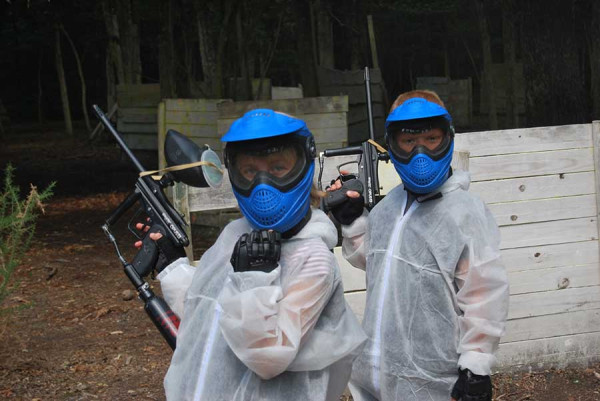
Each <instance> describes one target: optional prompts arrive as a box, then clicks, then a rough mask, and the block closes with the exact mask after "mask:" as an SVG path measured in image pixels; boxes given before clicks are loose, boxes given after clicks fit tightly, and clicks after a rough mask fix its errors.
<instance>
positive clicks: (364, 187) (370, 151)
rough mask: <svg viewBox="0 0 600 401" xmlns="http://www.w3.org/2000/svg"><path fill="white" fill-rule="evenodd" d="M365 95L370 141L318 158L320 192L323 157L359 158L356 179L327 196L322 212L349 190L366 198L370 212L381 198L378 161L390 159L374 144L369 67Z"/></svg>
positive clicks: (328, 151) (342, 199)
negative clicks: (353, 156)
mask: <svg viewBox="0 0 600 401" xmlns="http://www.w3.org/2000/svg"><path fill="white" fill-rule="evenodd" d="M364 77H365V78H364V80H365V92H366V100H367V117H368V118H367V119H368V126H369V140H367V141H365V142H363V143H362V144H360V145H358V146H349V147H346V148H337V149H326V150H324V151H323V152H321V153H320V154H319V165H320V173H319V186H320V189H322V183H321V179H322V174H323V166H324V164H325V160H324V159H325V157H332V156H344V155H358V157H357V164H358V172H357V174H356V176H353V175H352V176H349V177H350V178H349V179H347V180H344V179H343V177H342V180H343V181H344V183H343V186H342V188H341V189H340V190H339V191H333V192H328V193H327V195H326V196H325V198H323V202H322V209H323V210H324V211H325V212H328V211H329V210H331V209H332V208H333V207H335V206H337V205H339V204H341V203H342V202H344V201H345V199H346V192H348V191H350V190H352V191H357V192H360V193H362V194H363V196H364V197H365V206H366V207H367V208H368V209H371V208H373V207H374V206H375V204H377V202H378V201H379V200H380V199H381V198H382V196H381V188H380V187H379V176H378V174H377V167H378V163H379V160H383V161H387V160H389V155H388V154H387V153H385V149H383V148H381V147H380V146H379V145H377V143H376V142H375V132H374V131H375V129H374V123H373V109H372V104H371V103H372V102H371V77H370V74H369V67H365V76H364Z"/></svg>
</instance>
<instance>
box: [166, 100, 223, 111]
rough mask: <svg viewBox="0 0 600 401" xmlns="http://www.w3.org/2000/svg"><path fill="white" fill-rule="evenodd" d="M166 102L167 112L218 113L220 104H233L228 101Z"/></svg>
mask: <svg viewBox="0 0 600 401" xmlns="http://www.w3.org/2000/svg"><path fill="white" fill-rule="evenodd" d="M164 102H165V107H166V110H167V112H171V111H192V112H206V111H208V112H216V111H217V106H218V105H219V104H221V103H233V102H232V101H231V100H228V99H164Z"/></svg>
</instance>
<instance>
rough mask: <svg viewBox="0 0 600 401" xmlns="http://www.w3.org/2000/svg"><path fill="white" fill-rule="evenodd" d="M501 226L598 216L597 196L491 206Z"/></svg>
mask: <svg viewBox="0 0 600 401" xmlns="http://www.w3.org/2000/svg"><path fill="white" fill-rule="evenodd" d="M489 208H490V211H491V212H492V213H493V215H494V217H495V218H496V222H497V223H498V225H499V226H509V225H515V224H525V223H537V222H542V221H551V220H565V219H573V218H578V217H594V216H596V195H595V194H591V195H579V196H568V197H561V198H548V199H538V200H532V201H522V202H510V203H496V204H493V205H489Z"/></svg>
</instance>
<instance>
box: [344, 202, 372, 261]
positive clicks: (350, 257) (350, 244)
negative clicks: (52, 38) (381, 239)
mask: <svg viewBox="0 0 600 401" xmlns="http://www.w3.org/2000/svg"><path fill="white" fill-rule="evenodd" d="M368 219H369V212H367V210H366V209H365V210H364V211H363V214H362V216H360V217H359V218H358V219H356V220H354V221H353V222H352V224H349V225H347V226H346V225H342V256H344V259H346V260H347V261H348V262H350V264H351V265H352V266H354V267H358V268H359V269H362V270H365V269H366V266H367V252H368V249H367V247H368V244H369V240H368V229H367V227H368Z"/></svg>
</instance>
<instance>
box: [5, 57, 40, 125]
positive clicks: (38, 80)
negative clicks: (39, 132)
mask: <svg viewBox="0 0 600 401" xmlns="http://www.w3.org/2000/svg"><path fill="white" fill-rule="evenodd" d="M43 54H44V52H43V51H42V50H40V56H39V58H38V70H37V82H38V98H37V101H38V102H37V103H38V104H37V109H38V113H37V114H38V124H39V125H40V126H41V125H42V124H43V123H44V108H43V102H42V99H43V88H42V59H43ZM0 104H1V102H0ZM1 119H2V117H0V120H1Z"/></svg>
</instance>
